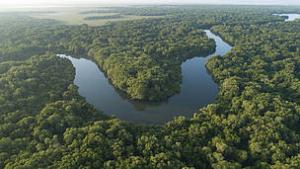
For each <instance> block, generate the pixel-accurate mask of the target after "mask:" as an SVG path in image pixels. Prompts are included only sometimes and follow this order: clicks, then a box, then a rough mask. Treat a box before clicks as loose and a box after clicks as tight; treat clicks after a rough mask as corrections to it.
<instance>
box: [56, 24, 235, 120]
mask: <svg viewBox="0 0 300 169" xmlns="http://www.w3.org/2000/svg"><path fill="white" fill-rule="evenodd" d="M205 32H206V35H207V36H208V37H209V38H212V39H214V40H215V42H216V51H215V53H213V54H211V55H209V56H206V57H195V58H192V59H189V60H187V61H185V62H184V63H183V64H182V65H181V68H182V75H183V79H182V84H181V92H180V93H179V94H177V95H174V96H172V97H171V98H169V99H168V100H167V101H165V102H160V103H147V102H137V101H131V100H129V99H127V98H125V97H123V96H122V94H120V92H118V91H117V90H115V89H114V87H113V86H112V85H111V84H110V82H109V80H108V79H107V78H106V77H105V75H104V73H103V72H101V70H100V69H99V68H98V66H97V65H96V64H95V63H94V62H93V61H91V60H88V59H85V58H80V59H77V58H73V57H71V56H66V55H59V56H60V57H64V58H67V59H69V60H70V61H71V62H72V64H73V66H74V67H75V69H76V76H75V80H74V83H75V85H77V86H78V87H79V93H80V95H81V96H83V97H85V98H86V100H87V101H88V102H89V103H90V104H92V105H94V106H95V107H96V108H97V109H99V110H102V111H103V113H105V114H107V115H111V116H116V117H117V118H119V119H122V120H126V121H130V122H134V123H143V124H162V123H164V122H167V121H169V120H171V119H172V118H174V117H175V116H179V115H182V116H186V117H191V116H192V115H193V114H194V113H195V112H196V111H197V110H198V109H199V108H201V107H203V106H206V105H207V104H209V103H212V102H213V101H214V100H215V97H216V95H217V93H218V86H217V84H216V83H215V82H214V81H213V79H212V77H211V76H210V74H209V73H208V72H207V70H206V67H205V65H206V63H207V61H208V59H210V58H211V57H213V56H215V55H221V56H223V55H225V54H226V53H227V52H228V51H230V49H231V46H230V45H228V44H227V43H225V42H224V41H223V40H222V39H221V38H220V37H219V36H217V35H215V34H213V33H212V32H211V31H210V30H205Z"/></svg>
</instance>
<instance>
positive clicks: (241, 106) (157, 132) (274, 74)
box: [0, 6, 300, 169]
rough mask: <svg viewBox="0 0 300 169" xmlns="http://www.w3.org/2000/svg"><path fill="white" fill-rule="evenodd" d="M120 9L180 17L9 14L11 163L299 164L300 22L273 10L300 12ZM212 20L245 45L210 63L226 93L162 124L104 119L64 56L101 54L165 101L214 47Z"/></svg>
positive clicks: (2, 45) (113, 74)
mask: <svg viewBox="0 0 300 169" xmlns="http://www.w3.org/2000/svg"><path fill="white" fill-rule="evenodd" d="M119 9H120V10H119V11H123V12H120V13H121V14H125V13H135V14H140V15H142V14H141V12H140V11H142V13H145V14H144V15H146V14H148V13H152V12H153V13H162V12H163V13H167V15H168V16H167V17H164V18H157V19H143V20H138V21H126V22H114V23H110V24H107V25H105V26H101V27H91V26H88V25H72V26H70V25H62V24H61V23H60V22H59V23H58V22H56V21H53V20H42V19H34V18H30V17H26V16H18V17H14V16H10V15H9V16H8V15H4V14H3V15H4V17H0V37H1V42H0V168H5V169H10V168H106V169H112V168H117V169H123V168H149V169H154V168H155V169H181V168H185V169H192V168H203V169H210V168H215V169H218V168H297V167H299V160H300V151H299V150H300V147H299V145H300V134H299V133H300V130H299V127H300V126H299V124H300V120H299V119H300V105H299V104H300V102H299V97H300V93H299V91H300V73H299V71H300V57H299V56H300V55H299V53H300V48H299V46H300V41H299V40H300V33H299V32H300V30H299V29H300V22H299V20H295V21H293V22H284V18H282V17H279V16H272V14H274V13H291V12H293V13H300V9H299V8H298V7H282V8H281V7H268V6H263V7H258V6H234V7H229V6H178V7H174V8H170V9H168V8H164V7H162V8H161V9H160V8H156V9H151V8H148V9H147V8H146V9H147V11H150V12H145V9H140V10H138V11H137V10H135V9H132V8H128V9H126V7H125V8H119ZM159 10H160V11H161V12H159ZM0 15H2V14H0ZM203 27H210V28H211V29H212V30H213V31H214V32H216V33H218V34H220V35H221V37H222V38H224V40H226V41H227V42H230V43H231V44H234V45H233V46H234V48H233V49H232V51H231V52H229V53H228V54H227V55H226V56H224V57H219V56H217V57H213V58H212V59H210V60H209V62H208V63H207V68H208V70H209V71H210V72H211V74H212V75H213V77H214V79H215V80H216V82H217V83H218V84H219V87H220V91H219V94H218V99H217V101H216V102H214V103H212V104H210V105H208V106H207V107H205V108H202V109H200V110H199V111H197V112H195V114H194V116H193V117H192V118H190V119H188V118H185V117H176V118H174V119H173V120H171V121H170V122H168V123H166V124H164V125H162V126H143V125H136V124H132V123H128V122H124V121H120V120H119V119H116V118H114V117H107V116H105V115H103V114H102V113H101V112H100V111H98V110H96V109H95V108H94V107H92V106H91V105H89V104H88V103H87V102H86V101H85V99H84V98H82V97H81V96H80V95H79V94H78V89H77V87H76V86H75V85H73V80H74V73H75V72H74V68H73V67H72V65H71V63H70V61H68V60H67V59H62V58H59V57H57V56H56V54H57V53H66V54H73V55H74V54H75V55H78V56H79V55H85V56H89V57H91V56H92V57H94V58H95V60H96V61H97V63H98V64H99V65H100V66H101V67H102V68H103V69H104V70H105V71H106V72H107V74H108V76H109V77H110V78H111V79H112V81H113V83H114V85H115V86H116V87H119V88H122V89H125V90H127V91H128V92H129V93H130V94H131V95H132V97H136V98H146V99H156V98H163V97H165V96H166V95H168V94H173V93H174V92H175V91H177V89H178V85H180V63H181V62H182V61H184V60H185V59H187V58H188V57H190V56H194V54H195V53H205V52H207V53H210V52H213V51H212V50H213V49H214V43H213V42H212V41H211V40H209V39H208V38H207V37H206V36H205V34H204V33H203V32H202V31H201V29H200V28H203ZM87 54H88V55H87ZM178 80H179V81H178ZM174 82H175V84H174ZM157 84H159V85H157ZM160 84H161V85H160ZM157 86H158V87H157ZM149 87H151V88H150V90H148V88H149ZM116 106H118V105H116Z"/></svg>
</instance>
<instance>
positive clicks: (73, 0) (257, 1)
mask: <svg viewBox="0 0 300 169" xmlns="http://www.w3.org/2000/svg"><path fill="white" fill-rule="evenodd" d="M78 4H86V5H88V4H99V5H100V4H114V5H118V4H174V5H175V4H235V5H300V0H185V1H182V0H85V1H82V0H0V7H20V6H44V5H78Z"/></svg>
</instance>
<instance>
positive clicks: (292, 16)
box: [273, 14, 300, 21]
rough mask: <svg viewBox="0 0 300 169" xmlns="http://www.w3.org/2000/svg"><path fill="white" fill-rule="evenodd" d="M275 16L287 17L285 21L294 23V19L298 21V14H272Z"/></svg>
mask: <svg viewBox="0 0 300 169" xmlns="http://www.w3.org/2000/svg"><path fill="white" fill-rule="evenodd" d="M273 15H276V16H287V17H288V18H287V19H285V21H294V20H296V19H300V14H273Z"/></svg>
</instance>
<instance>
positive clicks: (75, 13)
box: [28, 7, 154, 26]
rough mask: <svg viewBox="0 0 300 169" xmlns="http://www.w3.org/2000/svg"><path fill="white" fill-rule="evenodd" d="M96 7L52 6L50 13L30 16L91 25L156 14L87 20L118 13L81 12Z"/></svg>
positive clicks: (142, 17) (32, 13)
mask: <svg viewBox="0 0 300 169" xmlns="http://www.w3.org/2000/svg"><path fill="white" fill-rule="evenodd" d="M91 9H94V8H75V7H74V8H51V9H47V10H48V11H52V12H48V13H37V12H30V13H28V15H29V16H31V17H34V18H39V19H54V20H58V21H62V22H64V23H66V24H69V25H78V24H88V25H90V26H101V25H104V24H106V23H108V22H116V21H124V20H136V19H145V18H153V17H154V16H134V15H121V16H122V17H120V18H107V19H97V20H85V19H84V18H86V17H95V16H96V17H97V16H111V15H117V14H118V13H91V14H81V12H84V11H89V10H91Z"/></svg>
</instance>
